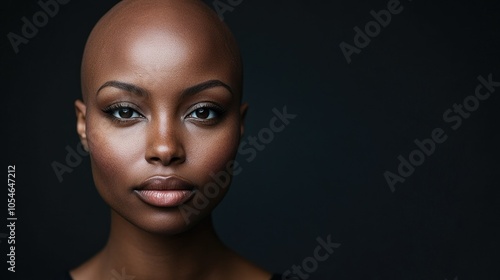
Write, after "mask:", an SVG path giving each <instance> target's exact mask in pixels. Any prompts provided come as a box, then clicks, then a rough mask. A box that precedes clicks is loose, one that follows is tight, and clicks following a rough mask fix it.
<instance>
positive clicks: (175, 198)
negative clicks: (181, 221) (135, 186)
mask: <svg viewBox="0 0 500 280" xmlns="http://www.w3.org/2000/svg"><path fill="white" fill-rule="evenodd" d="M135 192H136V193H137V194H138V195H139V198H141V199H142V201H144V202H146V203H147V204H150V205H152V206H157V207H175V206H179V205H181V204H183V203H184V202H186V201H187V200H188V199H189V198H191V196H192V195H193V194H194V191H193V190H136V191H135Z"/></svg>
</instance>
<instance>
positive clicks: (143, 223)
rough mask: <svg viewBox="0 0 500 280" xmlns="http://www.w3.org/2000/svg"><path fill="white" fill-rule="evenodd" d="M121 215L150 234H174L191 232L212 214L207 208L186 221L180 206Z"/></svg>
mask: <svg viewBox="0 0 500 280" xmlns="http://www.w3.org/2000/svg"><path fill="white" fill-rule="evenodd" d="M115 212H116V211H115ZM118 213H119V212H118ZM119 216H120V217H121V218H123V219H124V220H126V221H127V222H128V223H130V224H131V225H133V226H135V227H136V228H138V229H140V230H142V231H145V232H148V233H150V234H154V235H168V236H173V235H178V234H183V233H186V232H189V231H191V230H192V229H193V228H196V227H197V226H198V225H199V224H200V223H202V222H203V221H205V220H207V218H209V216H210V209H206V211H202V212H200V213H199V214H198V215H192V216H191V217H190V218H191V219H190V220H189V222H186V220H185V217H184V216H183V215H182V213H181V210H180V209H179V208H178V207H174V208H166V209H158V208H154V209H151V210H150V211H147V213H144V212H143V211H137V212H136V213H134V214H133V215H132V216H125V215H121V214H119Z"/></svg>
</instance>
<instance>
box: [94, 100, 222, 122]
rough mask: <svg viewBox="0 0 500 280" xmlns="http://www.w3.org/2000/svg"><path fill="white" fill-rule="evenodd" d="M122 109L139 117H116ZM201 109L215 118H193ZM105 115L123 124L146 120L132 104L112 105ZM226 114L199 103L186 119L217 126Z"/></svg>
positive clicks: (214, 105)
mask: <svg viewBox="0 0 500 280" xmlns="http://www.w3.org/2000/svg"><path fill="white" fill-rule="evenodd" d="M120 109H128V110H131V111H132V115H134V114H137V115H139V116H138V117H130V118H121V117H117V116H115V113H118V111H119V110H120ZM199 109H208V110H209V116H210V115H211V114H212V113H215V116H214V117H212V118H210V119H201V118H195V117H192V115H193V114H195V113H196V111H197V110H199ZM102 111H103V112H104V113H106V114H108V116H109V117H110V118H111V119H112V120H113V121H117V122H121V123H126V122H130V121H132V120H137V119H138V118H145V117H144V116H143V115H142V114H141V113H139V112H138V111H137V110H136V109H134V107H133V106H130V104H127V103H115V104H112V105H110V106H108V107H106V108H105V109H103V110H102ZM224 113H225V110H224V109H223V108H222V107H220V106H218V105H216V104H213V103H199V104H196V105H195V107H194V108H193V109H192V110H191V111H190V112H189V114H188V115H187V116H186V117H185V118H186V119H191V118H192V119H195V120H196V121H199V122H204V123H206V124H215V123H216V122H217V121H218V119H220V118H221V117H222V115H223V114H224Z"/></svg>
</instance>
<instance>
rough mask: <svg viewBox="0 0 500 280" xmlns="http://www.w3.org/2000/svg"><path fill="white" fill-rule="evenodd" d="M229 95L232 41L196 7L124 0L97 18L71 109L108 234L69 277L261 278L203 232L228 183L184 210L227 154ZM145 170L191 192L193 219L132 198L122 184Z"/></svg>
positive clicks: (242, 109)
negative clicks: (105, 211) (107, 213)
mask: <svg viewBox="0 0 500 280" xmlns="http://www.w3.org/2000/svg"><path fill="white" fill-rule="evenodd" d="M214 81H215V82H214ZM200 85H202V86H200ZM241 89H242V65H241V59H240V54H239V51H238V47H237V44H236V42H235V40H234V38H233V37H232V35H231V33H230V31H229V29H228V28H227V27H226V26H225V25H224V24H223V23H222V22H221V21H220V20H219V19H218V18H217V16H216V14H215V13H214V12H213V11H212V10H211V9H210V8H209V7H207V6H205V4H203V3H202V2H200V1H195V0H193V1H191V0H168V1H165V0H164V1H160V0H141V1H128V0H125V1H121V2H120V3H118V4H117V5H116V6H115V7H113V8H112V9H111V10H110V11H109V12H108V13H107V14H106V15H104V17H103V18H101V20H100V21H99V22H98V23H97V25H96V26H95V27H94V29H93V30H92V32H91V34H90V36H89V38H88V41H87V45H86V46H85V51H84V55H83V60H82V99H83V100H76V102H75V109H76V115H77V132H78V135H79V137H80V139H81V141H82V144H83V146H84V148H85V149H86V150H88V151H89V154H90V161H91V167H92V174H93V179H94V182H95V185H96V188H97V190H98V192H99V194H100V195H101V197H102V198H103V199H104V201H105V202H106V203H107V204H108V205H109V206H110V209H111V230H110V235H109V238H108V241H107V243H106V245H105V247H104V248H103V249H102V250H101V251H100V252H98V253H97V254H96V255H95V256H93V257H92V258H91V259H89V260H88V261H86V262H85V263H83V264H82V265H80V266H79V267H76V268H75V269H73V270H71V271H70V274H71V276H72V277H73V279H75V280H80V279H82V280H83V279H111V278H113V274H112V271H117V272H119V274H120V273H121V272H122V268H124V269H125V272H126V275H131V276H135V279H162V280H165V279H167V280H168V279H177V280H179V279H181V280H182V279H186V280H188V279H214V280H215V279H218V280H221V279H243V280H244V279H257V280H258V279H270V276H271V274H270V273H269V272H267V271H265V270H263V269H261V268H259V267H258V266H256V265H255V264H253V263H251V262H249V261H248V260H246V259H244V258H242V257H241V256H239V255H238V254H236V253H235V252H233V251H232V250H231V249H230V248H228V247H226V246H225V245H224V244H223V243H222V242H221V240H220V239H219V238H218V237H217V234H216V233H215V230H214V228H213V225H212V219H211V212H212V210H213V209H214V207H216V205H217V204H218V203H219V202H220V200H221V199H222V198H223V197H224V195H225V193H226V192H227V189H228V188H227V187H224V188H219V194H218V195H217V196H216V197H213V198H211V199H209V202H208V205H207V206H205V207H201V209H199V207H198V208H197V207H196V204H195V201H197V199H198V200H199V199H201V198H200V195H202V194H203V193H206V191H207V190H206V189H205V188H206V186H207V185H208V184H209V183H211V182H213V181H214V180H213V179H212V177H211V176H210V174H213V173H215V174H217V173H219V172H222V171H225V170H227V164H228V162H230V161H231V160H232V159H234V157H235V156H236V152H237V148H238V144H239V142H240V138H241V136H242V134H243V132H244V123H243V120H244V116H245V113H246V110H247V104H245V103H242V102H241ZM155 175H161V176H176V177H178V178H181V179H182V180H184V181H186V182H189V184H191V185H192V186H194V188H195V194H194V196H192V197H190V199H189V200H187V201H185V202H184V204H183V205H185V206H188V207H193V208H197V209H199V213H197V214H196V215H191V216H189V222H186V219H185V218H184V216H183V213H182V210H181V207H156V206H152V205H150V204H147V203H145V202H144V201H142V200H141V199H140V198H139V197H138V195H137V194H136V193H135V192H134V189H135V188H137V186H139V185H140V184H141V183H142V182H144V181H145V180H147V179H148V178H151V177H152V176H155ZM228 183H229V182H228Z"/></svg>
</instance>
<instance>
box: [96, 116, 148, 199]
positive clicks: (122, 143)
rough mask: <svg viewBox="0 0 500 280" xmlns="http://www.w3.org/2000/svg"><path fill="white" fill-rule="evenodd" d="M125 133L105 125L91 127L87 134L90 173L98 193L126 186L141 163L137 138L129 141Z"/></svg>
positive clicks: (129, 138) (103, 193) (129, 137)
mask: <svg viewBox="0 0 500 280" xmlns="http://www.w3.org/2000/svg"><path fill="white" fill-rule="evenodd" d="M125 134H127V133H126V131H120V130H113V129H112V128H110V127H106V126H105V125H93V126H90V129H88V130H87V135H88V136H87V137H88V144H89V153H90V157H91V163H92V172H93V176H94V181H95V185H96V187H97V188H98V191H99V192H100V193H101V195H103V196H104V197H106V193H109V192H111V190H112V189H115V188H116V187H120V186H122V187H123V186H128V185H129V184H130V181H131V180H132V181H134V180H133V178H129V177H130V176H131V174H133V172H131V171H133V170H134V169H135V168H136V164H137V163H138V162H139V161H140V160H141V158H142V159H143V158H144V156H143V152H142V151H141V149H140V145H138V143H139V142H141V141H142V140H141V139H139V137H140V136H136V135H134V136H133V137H131V135H130V134H127V135H125Z"/></svg>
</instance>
